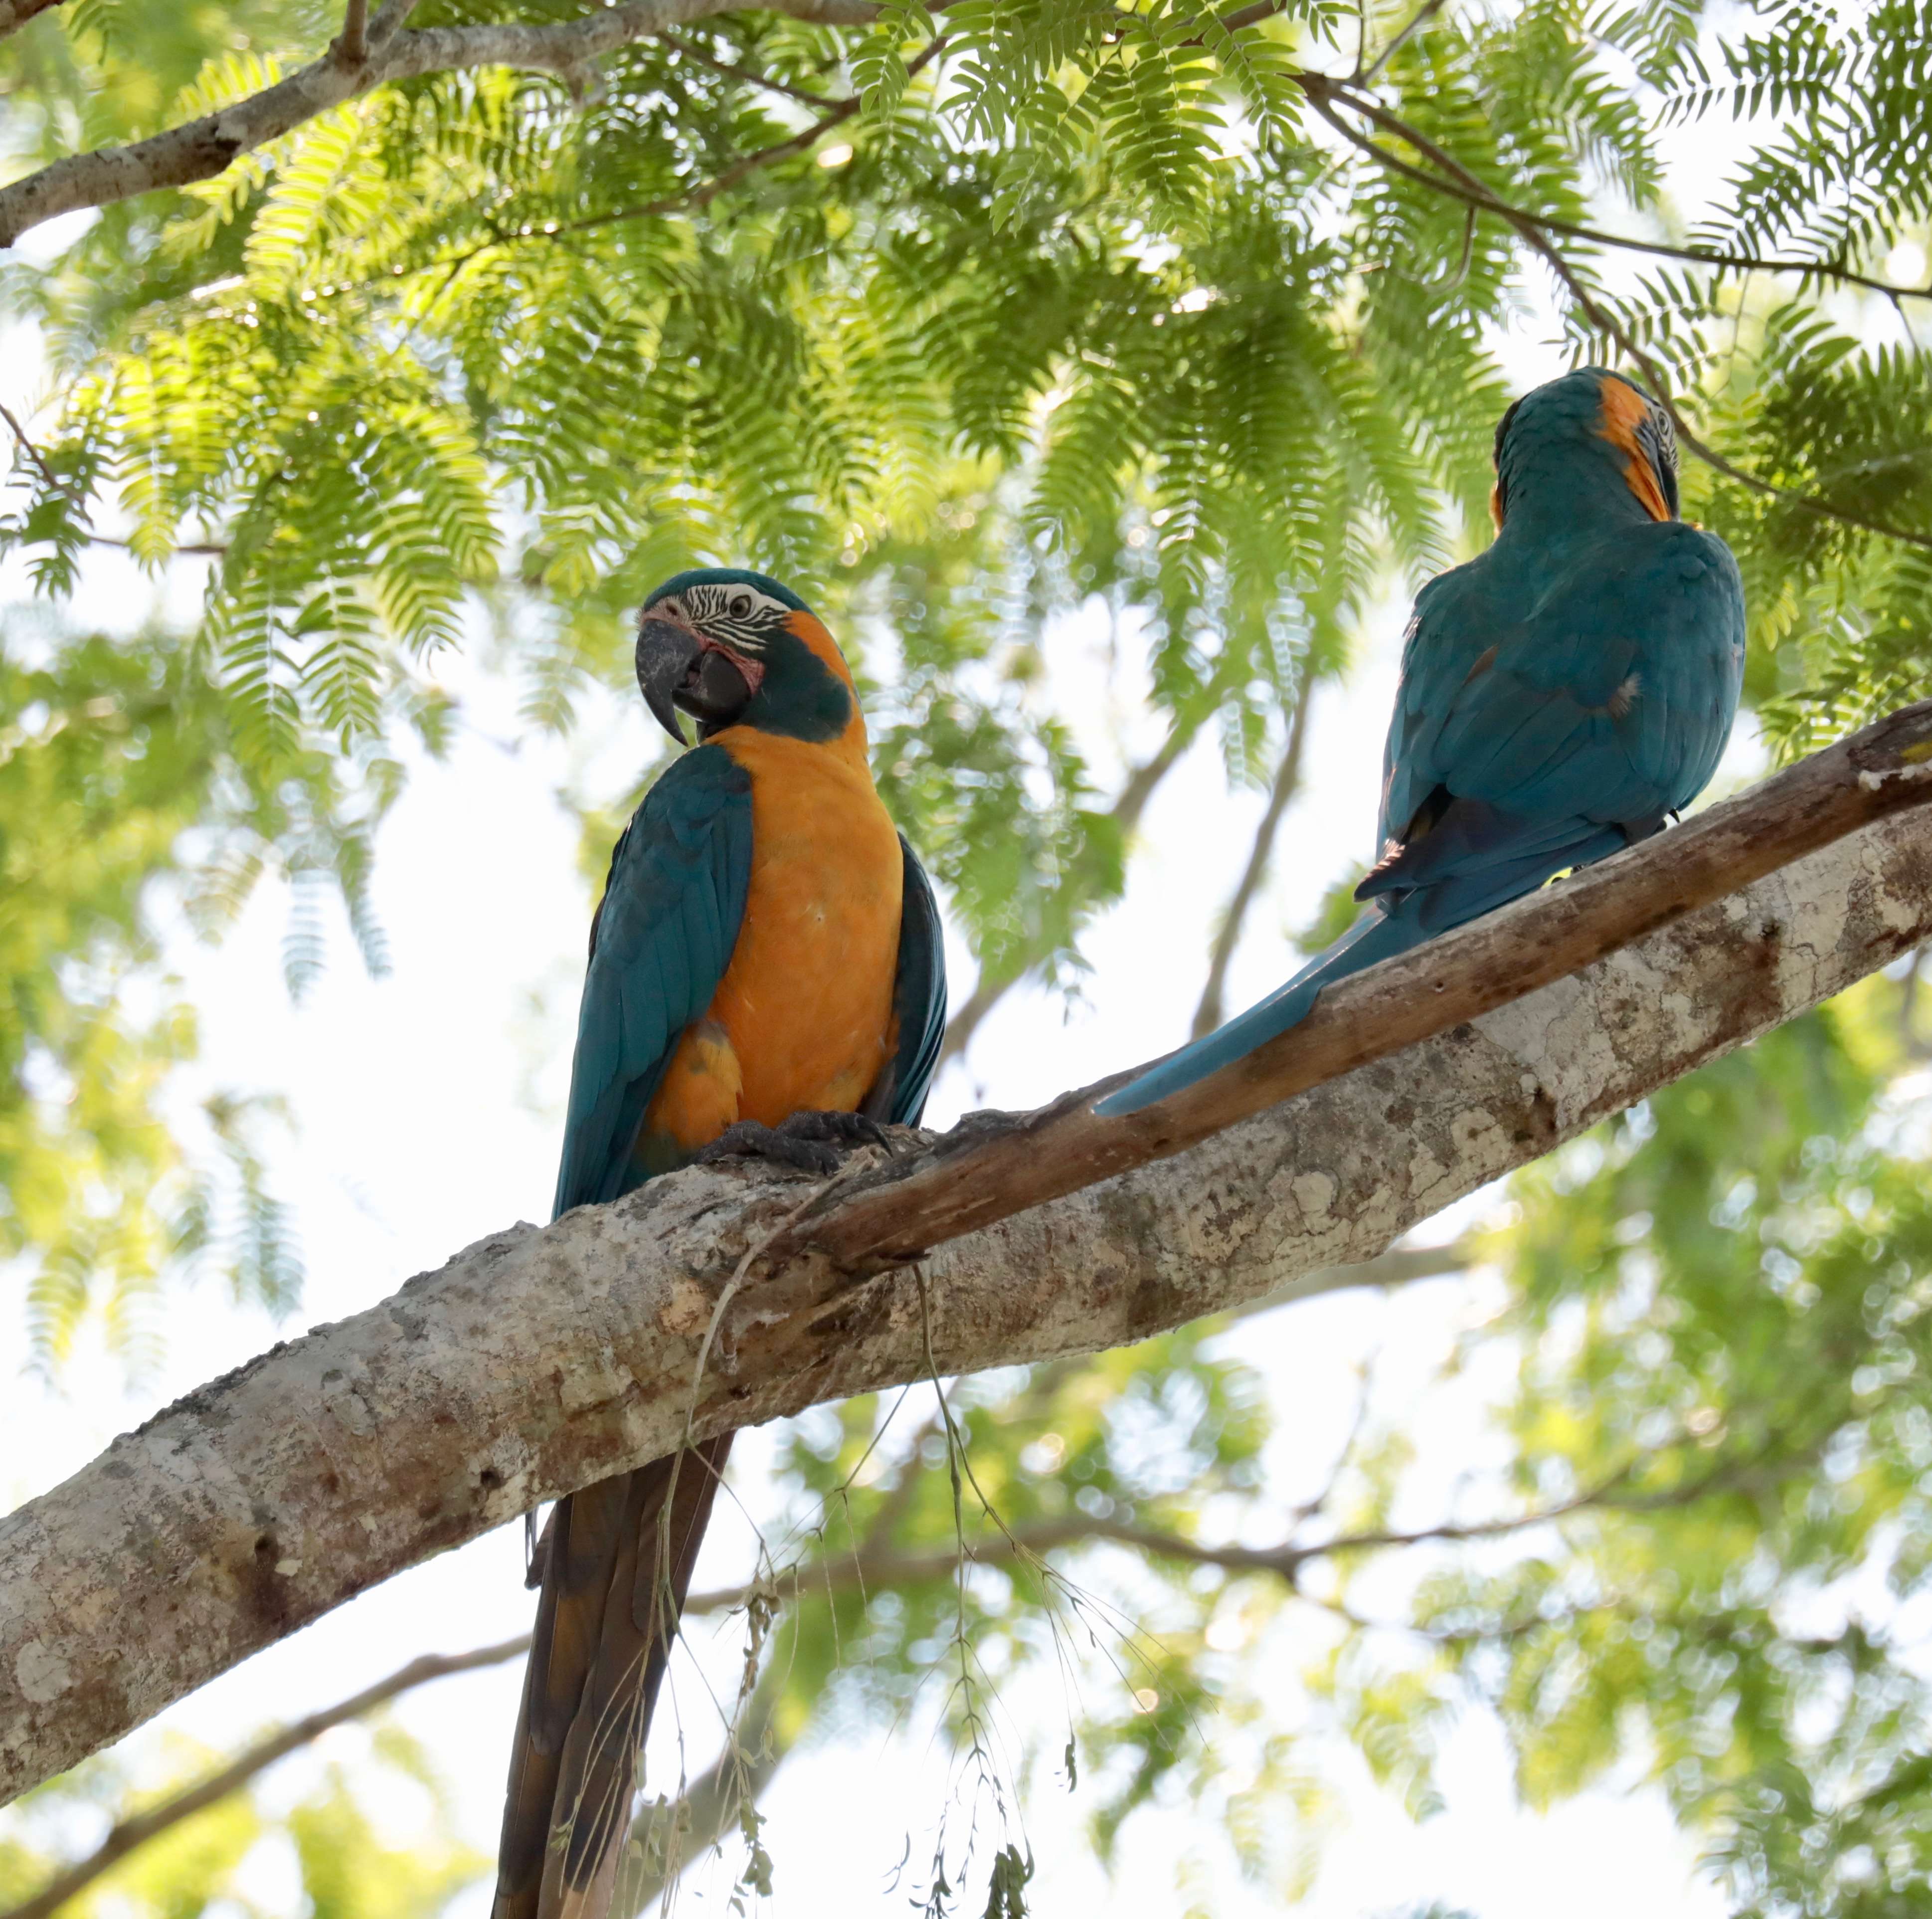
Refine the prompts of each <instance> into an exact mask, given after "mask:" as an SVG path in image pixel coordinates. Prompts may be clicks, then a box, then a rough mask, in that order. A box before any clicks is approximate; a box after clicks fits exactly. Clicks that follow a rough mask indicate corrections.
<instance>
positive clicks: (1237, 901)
mask: <svg viewBox="0 0 1932 1919" xmlns="http://www.w3.org/2000/svg"><path fill="white" fill-rule="evenodd" d="M1314 692H1315V689H1314V688H1313V686H1311V685H1310V684H1308V683H1307V681H1306V680H1304V683H1303V686H1302V689H1301V698H1299V699H1298V700H1297V701H1295V717H1294V718H1293V719H1292V720H1290V721H1289V728H1288V743H1287V744H1286V746H1283V748H1282V752H1281V764H1280V765H1279V766H1278V767H1276V768H1275V774H1274V785H1273V786H1272V787H1271V788H1270V789H1269V791H1268V809H1267V810H1266V811H1265V812H1264V813H1263V814H1262V820H1261V824H1260V825H1259V826H1258V827H1256V829H1255V843H1254V845H1253V846H1252V847H1251V848H1250V849H1249V852H1248V863H1247V868H1246V869H1245V870H1244V872H1243V873H1242V875H1241V883H1240V884H1239V885H1238V886H1237V887H1235V896H1234V897H1233V898H1232V899H1230V900H1229V902H1228V910H1227V911H1226V913H1224V914H1223V915H1222V917H1221V929H1220V932H1218V933H1217V934H1216V935H1215V936H1214V952H1213V953H1212V955H1211V956H1210V958H1209V959H1208V981H1207V984H1205V986H1203V987H1202V989H1201V1004H1200V1005H1199V1006H1197V1007H1196V1008H1195V1009H1194V1026H1193V1038H1196V1039H1197V1040H1198V1039H1199V1038H1200V1037H1201V1035H1202V1034H1203V1033H1211V1032H1213V1031H1214V1029H1215V1028H1216V1027H1217V1026H1219V1025H1220V1023H1221V1022H1222V1020H1223V1018H1225V1017H1226V1014H1225V1012H1224V1010H1223V1008H1224V1004H1225V1002H1224V1000H1223V994H1224V993H1225V992H1226V987H1227V984H1228V968H1229V964H1230V963H1232V960H1233V959H1234V956H1235V948H1236V947H1238V946H1239V945H1240V944H1241V928H1242V926H1243V925H1244V923H1245V922H1246V921H1247V917H1248V908H1250V906H1251V905H1253V904H1254V899H1255V895H1256V893H1259V891H1260V890H1261V888H1262V881H1264V880H1265V879H1266V878H1267V877H1268V863H1269V861H1270V860H1272V859H1273V858H1274V836H1275V833H1276V830H1277V828H1278V827H1280V824H1281V816H1282V815H1283V813H1285V812H1287V810H1288V803H1289V800H1292V799H1293V798H1294V797H1295V791H1296V789H1297V788H1298V787H1299V786H1300V785H1301V749H1302V743H1303V741H1304V740H1305V739H1306V738H1307V733H1308V708H1309V705H1310V701H1312V700H1313V697H1314Z"/></svg>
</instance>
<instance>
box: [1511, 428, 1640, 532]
mask: <svg viewBox="0 0 1932 1919" xmlns="http://www.w3.org/2000/svg"><path fill="white" fill-rule="evenodd" d="M1652 519H1653V515H1652V513H1651V511H1650V509H1649V507H1648V506H1646V505H1645V504H1644V503H1643V501H1642V500H1640V499H1639V498H1638V497H1637V495H1636V494H1634V492H1632V491H1631V487H1630V483H1629V482H1628V481H1627V480H1626V479H1625V477H1624V475H1623V473H1622V471H1621V470H1620V468H1619V462H1618V455H1617V453H1616V449H1614V448H1613V447H1611V446H1609V445H1607V444H1606V446H1604V449H1603V452H1602V453H1601V455H1598V454H1596V453H1595V452H1594V450H1593V451H1592V452H1589V453H1587V454H1585V455H1583V456H1582V457H1579V455H1578V453H1577V450H1576V449H1574V448H1572V447H1560V448H1553V449H1551V450H1550V452H1548V453H1546V454H1543V455H1541V456H1539V455H1538V454H1537V453H1535V452H1526V453H1523V454H1521V455H1519V456H1518V457H1517V458H1514V459H1513V460H1511V462H1510V467H1509V474H1508V488H1507V490H1506V496H1505V503H1504V508H1503V524H1502V530H1501V531H1500V533H1499V534H1498V536H1497V542H1498V544H1499V545H1501V544H1502V542H1504V541H1508V542H1509V543H1510V545H1512V546H1516V545H1525V546H1527V545H1532V544H1533V545H1537V546H1538V547H1545V546H1551V545H1559V546H1560V545H1568V543H1570V542H1572V541H1574V540H1577V539H1595V538H1596V537H1598V536H1600V535H1601V534H1603V533H1606V532H1608V531H1609V530H1611V529H1612V528H1613V527H1620V526H1628V527H1647V526H1649V525H1650V524H1652Z"/></svg>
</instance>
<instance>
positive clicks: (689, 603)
mask: <svg viewBox="0 0 1932 1919" xmlns="http://www.w3.org/2000/svg"><path fill="white" fill-rule="evenodd" d="M637 685H638V687H639V689H640V690H641V691H642V692H643V696H644V704H646V706H647V707H649V708H650V710H651V711H652V713H653V714H654V715H655V716H656V718H657V720H658V724H659V725H661V726H662V727H663V728H664V731H666V732H667V733H668V734H670V736H671V737H672V738H673V740H676V742H677V743H678V744H679V746H683V745H685V743H686V742H685V737H684V729H683V728H682V725H680V724H679V721H678V713H679V710H682V711H683V712H685V713H689V714H690V715H691V717H692V718H693V719H694V720H696V721H697V737H699V739H700V740H709V738H710V737H712V735H713V734H717V733H721V732H723V731H724V729H725V728H727V726H749V727H752V728H755V729H757V731H760V732H765V733H788V734H791V735H793V737H795V738H798V739H802V740H833V739H837V738H838V737H841V735H843V734H847V733H849V732H850V731H852V730H853V728H857V729H858V735H859V740H861V741H862V740H863V739H864V737H865V730H864V722H862V720H861V719H860V718H859V701H858V698H857V695H856V694H855V692H853V686H852V674H851V670H850V668H848V667H847V665H846V664H845V659H844V655H843V654H842V653H840V652H839V650H838V644H837V643H836V642H835V641H834V640H833V638H832V635H830V634H829V632H826V629H825V627H824V626H823V623H821V622H820V620H819V618H818V616H817V614H814V612H813V611H812V610H811V608H810V607H808V606H807V605H805V602H804V601H803V600H802V599H799V596H798V595H797V594H796V593H793V591H792V590H791V589H790V587H786V586H781V585H780V584H778V581H776V580H774V579H771V578H768V577H767V576H766V575H764V574H763V573H750V572H745V571H744V570H742V569H741V568H739V567H735V566H703V567H699V568H697V569H694V570H693V571H691V572H688V573H679V574H678V575H676V577H675V578H671V579H668V580H667V581H665V582H664V584H663V585H662V586H661V587H658V589H657V590H656V591H655V593H652V595H651V596H650V597H649V599H647V600H646V601H645V602H644V605H643V611H642V612H641V613H640V614H638V616H637Z"/></svg>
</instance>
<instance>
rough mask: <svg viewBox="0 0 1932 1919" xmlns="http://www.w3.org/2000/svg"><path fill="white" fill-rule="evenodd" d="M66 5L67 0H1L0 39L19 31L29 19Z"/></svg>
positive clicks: (34, 18)
mask: <svg viewBox="0 0 1932 1919" xmlns="http://www.w3.org/2000/svg"><path fill="white" fill-rule="evenodd" d="M65 5H67V0H0V40H5V39H7V38H8V37H9V36H10V35H13V34H17V33H18V32H20V29H22V28H23V26H26V24H27V23H28V21H30V20H37V19H39V17H40V15H41V14H46V13H51V12H52V11H53V9H54V8H56V7H64V6H65Z"/></svg>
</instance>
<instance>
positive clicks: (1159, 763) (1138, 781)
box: [939, 719, 1200, 1066]
mask: <svg viewBox="0 0 1932 1919" xmlns="http://www.w3.org/2000/svg"><path fill="white" fill-rule="evenodd" d="M1199 731H1200V727H1199V723H1198V722H1196V721H1194V720H1191V719H1177V720H1176V721H1175V722H1174V724H1173V725H1172V727H1170V728H1169V730H1168V735H1167V737H1166V739H1165V740H1163V741H1162V742H1161V744H1160V750H1159V751H1158V752H1156V753H1155V754H1154V755H1153V757H1152V758H1149V759H1147V760H1144V761H1142V763H1141V764H1139V766H1137V767H1135V768H1134V770H1133V772H1132V773H1129V774H1128V776H1127V778H1126V779H1124V781H1123V782H1121V790H1120V791H1119V792H1118V793H1117V794H1115V796H1114V803H1113V804H1112V806H1109V808H1108V809H1107V818H1109V821H1112V824H1114V825H1115V827H1118V829H1119V831H1120V833H1121V836H1122V837H1123V838H1125V837H1126V836H1127V835H1129V834H1130V833H1132V832H1133V830H1134V829H1135V828H1136V827H1137V826H1139V824H1140V820H1141V815H1142V813H1144V812H1145V811H1146V810H1147V805H1148V801H1149V800H1151V799H1152V798H1153V797H1154V791H1155V789H1156V788H1157V787H1158V786H1159V785H1160V782H1162V781H1163V779H1166V777H1167V776H1168V775H1169V773H1171V772H1172V771H1173V770H1174V767H1175V762H1176V761H1178V759H1179V758H1181V755H1182V754H1183V753H1184V752H1186V751H1187V748H1188V746H1189V744H1190V743H1191V742H1192V741H1193V738H1194V736H1195V734H1196V733H1197V732H1199ZM1038 959H1039V955H1038V954H1037V953H1034V954H1033V955H1031V956H1029V957H1028V958H1027V959H1024V960H1022V962H1021V963H1019V964H1018V965H1016V966H1009V967H1008V968H1007V970H1006V971H1005V972H998V973H995V972H983V973H982V974H981V975H980V978H979V979H978V980H977V981H975V983H974V987H973V990H972V993H971V995H970V996H968V998H967V999H966V1001H965V1003H964V1004H963V1005H962V1006H961V1007H960V1008H959V1011H957V1012H956V1013H955V1014H953V1017H952V1018H951V1019H950V1020H948V1021H947V1025H946V1037H945V1038H944V1040H942V1041H941V1042H940V1047H939V1063H940V1065H942V1066H944V1065H945V1064H946V1062H947V1061H948V1060H949V1059H958V1058H959V1056H960V1055H961V1054H962V1053H964V1052H965V1050H966V1049H967V1047H969V1046H970V1045H971V1044H972V1043H973V1035H974V1034H975V1033H976V1032H978V1031H979V1029H980V1024H981V1023H982V1022H983V1020H985V1019H986V1016H987V1014H989V1013H991V1012H992V1010H993V1008H995V1007H996V1006H997V1005H999V1003H1000V1002H1001V1000H1002V999H1005V997H1006V996H1007V994H1008V993H1010V992H1011V991H1012V990H1013V988H1014V987H1016V986H1018V985H1019V983H1020V982H1021V981H1022V980H1023V979H1025V978H1026V976H1027V975H1028V973H1029V972H1031V971H1032V970H1033V969H1034V966H1035V965H1036V964H1037V962H1038Z"/></svg>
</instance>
